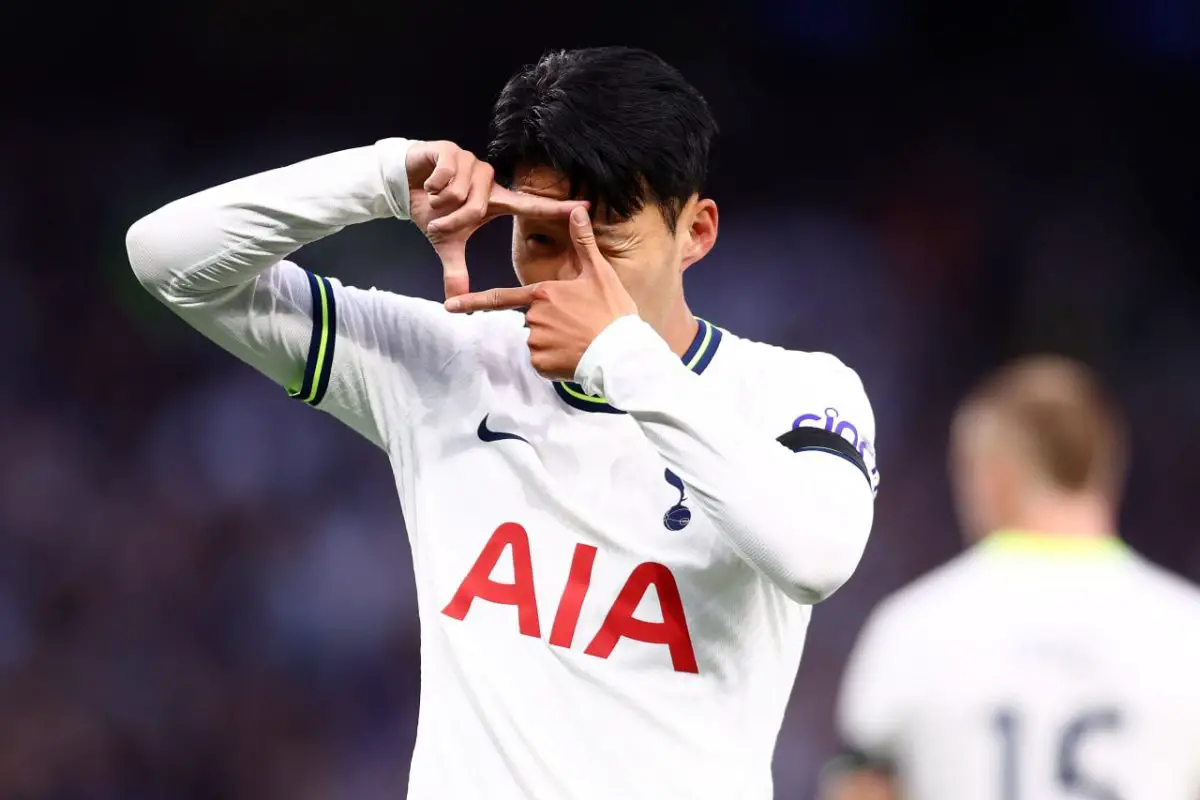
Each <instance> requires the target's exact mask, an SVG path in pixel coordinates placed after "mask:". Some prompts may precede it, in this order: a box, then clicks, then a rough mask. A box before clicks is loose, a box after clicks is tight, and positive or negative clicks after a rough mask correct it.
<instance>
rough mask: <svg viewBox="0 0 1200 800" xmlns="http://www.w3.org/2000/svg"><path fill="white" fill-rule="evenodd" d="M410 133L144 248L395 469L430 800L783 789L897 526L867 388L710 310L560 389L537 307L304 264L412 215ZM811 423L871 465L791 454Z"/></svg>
mask: <svg viewBox="0 0 1200 800" xmlns="http://www.w3.org/2000/svg"><path fill="white" fill-rule="evenodd" d="M407 145H408V143H407V142H406V141H405V140H399V139H392V140H385V141H383V142H380V143H378V144H377V145H375V146H373V147H365V148H357V149H354V150H349V151H344V152H341V153H335V154H332V155H327V156H322V157H319V158H315V159H311V160H309V161H306V162H302V163H300V164H296V165H293V166H290V167H285V168H282V169H279V170H273V171H271V172H267V173H262V174H260V175H255V176H251V177H249V178H244V179H242V180H239V181H234V182H232V183H229V184H225V185H223V186H220V187H216V188H215V189H210V190H208V191H206V192H201V193H199V194H197V195H193V196H192V197H189V198H184V199H183V200H179V201H176V202H175V203H172V204H170V205H168V206H166V207H164V208H163V209H160V210H159V211H157V212H155V213H153V214H151V215H149V216H148V217H146V218H145V219H143V220H141V221H139V222H138V223H137V224H135V225H134V226H133V228H132V229H131V230H130V233H129V236H128V247H129V253H130V259H131V262H132V264H133V267H134V270H135V272H136V273H137V274H138V276H139V278H140V279H141V280H142V282H143V283H144V284H145V285H146V286H147V287H148V288H149V289H150V290H151V291H152V292H153V293H154V294H155V295H156V296H158V297H159V298H160V299H162V300H163V301H164V302H165V303H167V304H168V305H169V306H170V307H171V308H172V309H173V310H174V311H175V312H176V313H178V314H179V315H180V316H181V317H183V318H184V319H185V320H186V321H187V322H188V323H189V324H191V325H192V326H194V327H195V328H196V329H198V330H199V331H200V332H201V333H203V334H204V335H206V336H208V337H209V338H210V339H212V340H213V341H215V342H217V343H218V344H220V345H221V346H223V347H225V348H226V349H228V350H229V351H230V352H232V353H234V354H235V355H237V356H238V357H239V358H241V359H242V360H244V361H246V362H247V363H249V364H250V365H252V366H253V367H255V368H256V369H258V370H259V371H261V372H263V373H264V374H266V375H267V376H269V377H271V378H272V379H273V380H275V381H276V382H277V383H279V384H280V385H282V386H284V387H285V388H286V389H287V391H288V393H289V394H291V395H292V396H293V397H295V398H297V399H299V400H301V401H303V402H306V403H309V404H312V405H314V406H316V407H317V408H320V409H322V410H323V411H326V412H328V413H330V414H331V415H333V416H334V417H337V418H338V419H339V420H341V421H342V422H344V423H345V424H347V425H349V426H350V427H351V428H353V429H354V430H356V431H358V432H359V433H360V434H362V435H363V436H365V437H367V438H368V439H369V440H371V441H372V442H374V443H375V444H376V445H378V446H379V447H380V448H382V449H383V450H384V451H385V452H386V453H387V456H388V458H389V460H390V462H391V466H392V469H393V471H394V474H395V480H396V486H397V489H398V492H399V494H400V498H401V502H402V507H403V511H404V521H405V525H406V528H407V531H408V536H409V539H410V543H411V546H412V551H413V563H414V567H415V572H416V575H415V578H416V587H417V596H418V603H419V610H420V617H421V667H422V669H421V676H422V683H421V698H420V702H421V706H420V716H419V723H418V733H417V744H416V749H415V752H414V754H413V759H412V767H411V772H410V778H409V789H408V796H409V797H410V798H412V799H413V800H442V798H450V797H453V798H483V797H487V798H496V799H498V800H500V799H503V798H514V799H515V798H523V799H524V800H528V799H530V798H547V799H550V798H553V799H554V800H563V799H564V798H597V800H613V798H623V799H624V800H634V799H635V798H654V800H661V799H662V798H689V799H690V800H703V799H704V798H714V799H715V798H722V800H724V798H730V797H738V798H750V799H753V798H762V799H764V800H765V798H769V797H771V793H772V788H771V774H770V763H771V757H772V752H773V749H774V743H775V738H776V736H777V734H778V730H779V725H780V721H781V719H782V717H783V713H784V709H785V706H786V704H787V700H788V696H789V693H790V691H791V687H792V682H793V680H794V678H795V675H796V670H797V666H798V663H799V660H800V654H801V649H802V647H803V643H804V637H805V630H806V627H807V623H808V619H809V615H810V606H811V604H812V603H815V602H817V601H818V600H820V599H822V598H823V597H825V596H827V595H828V594H829V593H830V592H832V591H833V590H834V589H836V588H837V586H839V585H840V584H841V583H842V582H843V581H845V580H846V578H847V577H849V575H850V573H851V572H853V570H854V567H855V566H856V564H857V562H858V559H859V557H860V556H861V553H862V549H863V547H864V546H865V542H866V538H867V533H868V531H869V529H870V525H871V518H872V514H873V497H874V490H875V486H876V484H877V481H878V473H877V470H876V468H875V466H874V463H875V461H874V437H875V433H874V419H873V414H872V411H871V407H870V405H869V403H868V401H867V398H866V395H865V393H864V391H863V387H862V384H861V382H860V381H859V379H858V377H857V376H856V375H855V373H854V372H853V371H852V370H850V369H849V368H847V367H846V366H844V365H843V364H842V363H841V362H839V361H838V360H837V359H836V358H834V357H832V356H828V355H824V354H809V353H798V352H791V351H787V350H784V349H781V348H777V347H772V346H768V345H764V344H760V343H756V342H751V341H748V340H745V339H742V338H739V337H738V336H735V335H733V334H731V333H729V332H727V331H724V330H722V329H721V328H719V327H717V326H716V325H713V324H710V323H709V322H707V321H705V320H700V321H699V322H698V329H697V333H696V338H695V340H694V341H693V343H692V345H691V347H690V348H688V350H687V352H686V353H684V354H683V357H682V359H681V358H680V357H679V356H678V355H676V354H675V353H673V352H671V350H670V349H669V348H668V346H667V345H666V343H665V342H664V341H663V340H662V339H661V338H660V337H659V336H658V334H657V333H656V332H655V331H654V330H653V329H652V328H650V327H649V326H648V325H647V324H646V323H644V322H643V321H641V320H640V319H638V318H637V317H632V316H631V317H625V318H621V319H618V320H616V321H615V322H613V323H612V324H611V325H610V326H609V327H608V328H607V329H605V331H604V332H603V333H601V334H600V336H599V337H598V338H597V339H596V341H595V342H594V343H593V344H592V346H591V347H590V348H589V349H588V351H587V352H586V353H585V355H584V358H583V361H582V362H581V364H580V366H579V369H578V370H577V372H576V376H575V378H576V380H575V381H572V382H557V383H556V382H551V381H548V380H546V379H544V378H543V377H541V376H540V375H538V374H537V373H536V372H535V371H534V370H533V368H532V366H531V365H530V361H529V351H528V347H527V344H526V340H527V333H528V332H527V330H526V329H525V328H524V324H523V322H524V320H523V318H522V316H521V315H520V314H519V313H518V312H495V313H483V314H473V315H469V316H463V315H458V316H455V315H451V314H449V313H447V312H446V311H445V310H444V308H443V307H442V305H441V304H440V303H435V302H431V301H427V300H422V299H415V298H411V297H404V296H399V295H396V294H392V293H388V292H383V291H378V290H374V289H371V290H362V289H357V288H353V287H349V286H344V285H342V284H341V283H340V282H339V281H338V280H336V279H335V278H329V277H325V276H318V275H314V274H311V273H309V272H307V271H305V270H304V269H303V268H301V267H300V266H298V265H297V264H295V263H294V262H292V261H290V260H288V259H289V256H290V255H291V253H292V252H294V251H295V250H297V249H298V248H300V247H301V246H303V245H304V244H307V243H309V242H311V241H314V240H316V239H319V238H321V237H322V236H326V235H329V234H331V233H334V232H336V231H338V230H340V229H341V228H342V227H344V226H345V225H349V224H353V223H358V222H365V221H368V220H373V219H386V218H401V219H403V218H406V217H407V215H408V208H407V199H408V190H407V178H406V175H405V172H404V158H405V152H406V147H407ZM799 427H813V428H820V429H823V430H827V431H830V432H832V433H836V434H838V435H840V436H841V437H842V439H843V440H845V441H846V442H847V443H849V444H850V445H851V448H850V449H849V454H847V452H845V450H846V448H844V447H840V448H828V447H811V448H810V447H801V448H799V449H800V452H792V451H791V450H790V449H789V448H787V447H785V446H783V445H781V444H780V443H778V442H777V441H776V440H777V438H778V437H779V436H780V435H781V434H785V433H786V432H788V431H789V430H792V429H794V428H799ZM855 454H857V455H858V456H859V458H858V459H856V458H852V457H847V455H849V456H855ZM856 461H857V462H858V463H856ZM863 465H865V467H866V468H865V469H863ZM864 473H865V477H864Z"/></svg>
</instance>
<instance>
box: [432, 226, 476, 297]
mask: <svg viewBox="0 0 1200 800" xmlns="http://www.w3.org/2000/svg"><path fill="white" fill-rule="evenodd" d="M433 251H434V252H435V253H437V254H438V258H440V259H441V261H442V286H443V288H444V289H445V291H446V299H447V300H449V299H450V298H451V297H457V296H458V295H460V294H466V293H467V292H469V291H470V290H471V279H470V276H469V275H468V274H467V240H466V239H460V238H457V237H456V238H454V239H450V240H447V241H443V242H435V243H434V245H433Z"/></svg>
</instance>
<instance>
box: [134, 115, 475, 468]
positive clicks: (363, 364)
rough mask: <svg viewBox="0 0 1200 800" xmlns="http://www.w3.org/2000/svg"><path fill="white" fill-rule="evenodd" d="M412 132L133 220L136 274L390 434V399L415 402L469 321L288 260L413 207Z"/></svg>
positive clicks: (263, 367)
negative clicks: (408, 161)
mask: <svg viewBox="0 0 1200 800" xmlns="http://www.w3.org/2000/svg"><path fill="white" fill-rule="evenodd" d="M408 144H409V143H408V142H407V141H406V140H403V139H385V140H383V141H381V142H379V143H377V144H376V145H374V146H370V147H360V148H355V149H352V150H345V151H342V152H338V153H333V154H330V155H325V156H319V157H317V158H313V159H309V160H307V161H302V162H300V163H298V164H293V165H291V166H288V167H283V168H280V169H275V170H271V171H269V172H264V173H260V174H258V175H252V176H250V177H247V178H242V179H240V180H235V181H232V182H230V183H226V184H223V185H221V186H217V187H214V188H212V189H208V190H205V191H202V192H199V193H197V194H194V195H191V196H189V197H185V198H183V199H181V200H176V201H175V202H173V203H170V204H168V205H166V206H164V207H162V208H161V209H159V210H157V211H155V212H153V213H151V214H149V215H148V216H146V217H144V218H142V219H140V220H138V221H137V222H136V223H134V225H133V226H132V227H131V228H130V229H129V233H128V235H127V237H126V244H127V248H128V251H129V259H130V263H131V265H132V266H133V270H134V273H135V274H136V275H137V277H138V279H139V280H140V281H141V283H142V284H143V285H144V286H145V287H146V288H147V289H148V290H149V291H150V292H151V293H152V294H153V295H155V296H156V297H157V298H158V299H159V300H161V301H162V302H163V303H165V304H166V305H167V306H168V307H169V308H171V310H172V311H174V312H175V313H176V314H178V315H179V316H180V317H182V318H183V319H184V320H185V321H186V322H187V323H188V324H189V325H191V326H192V327H194V328H196V329H197V330H198V331H199V332H200V333H202V334H204V335H205V336H206V337H208V338H209V339H211V340H212V341H214V342H216V343H217V344H219V345H221V346H222V347H223V348H225V349H226V350H228V351H229V352H231V353H233V354H234V355H236V356H237V357H239V358H240V359H242V360H243V361H245V362H246V363H247V364H249V365H250V366H252V367H254V368H255V369H257V370H258V371H260V372H262V373H263V374H264V375H266V376H268V377H269V378H271V379H272V380H274V381H275V382H276V383H279V384H280V385H282V386H284V387H286V388H287V390H288V393H289V394H291V395H292V396H294V397H297V398H299V399H300V400H303V401H304V402H307V403H310V404H312V405H314V406H319V407H321V408H322V409H324V410H326V411H329V412H330V413H332V414H333V415H334V416H336V417H338V418H339V419H341V420H342V421H344V422H345V423H346V424H348V425H350V426H351V427H352V428H354V429H355V430H357V431H358V432H359V433H361V434H363V435H364V436H366V437H367V438H368V439H371V440H372V441H374V442H375V443H376V444H379V445H383V444H384V443H385V442H386V441H387V439H388V437H389V436H390V435H391V432H390V431H388V430H386V428H387V422H388V421H387V418H386V415H384V414H383V413H381V409H380V406H381V400H383V399H385V398H386V399H387V400H388V401H391V400H392V398H395V397H396V396H397V393H398V394H399V399H400V402H404V400H405V399H406V398H407V397H411V396H412V392H411V391H408V390H411V389H412V388H413V386H414V385H416V384H420V383H421V381H422V379H423V378H425V377H427V376H428V374H431V373H432V372H435V371H437V370H439V369H441V368H443V367H444V366H445V365H446V364H447V363H448V362H449V361H450V360H452V359H453V356H454V354H455V353H456V352H457V351H458V348H459V346H460V344H461V342H460V341H459V339H460V337H461V336H462V335H463V329H464V326H463V324H462V322H460V321H458V320H457V319H456V318H455V317H453V316H452V315H450V314H448V313H446V312H445V310H444V309H443V308H442V306H441V304H440V303H434V302H430V301H426V300H420V299H416V298H410V297H401V296H398V295H394V294H390V293H387V292H381V291H377V290H374V289H372V290H369V291H364V290H360V289H354V288H350V287H344V286H342V285H341V284H340V283H339V282H337V281H335V280H330V279H327V278H324V277H320V276H316V275H313V274H311V273H309V272H306V271H305V270H303V269H301V268H300V267H298V266H296V265H295V264H294V263H292V262H290V261H286V260H284V259H285V258H286V257H287V256H289V255H290V254H291V253H293V252H294V251H296V250H298V249H299V248H301V247H303V246H304V245H306V244H309V243H310V242H314V241H317V240H318V239H321V238H323V237H325V236H328V235H330V234H332V233H336V232H337V231H340V230H341V229H342V228H344V227H345V226H347V225H352V224H355V223H360V222H366V221H368V220H374V219H383V218H392V217H394V218H399V219H407V218H408V178H407V173H406V171H405V163H404V162H405V155H406V154H407V150H408ZM380 366H387V367H390V369H384V370H380V369H378V368H379V367H380ZM381 375H387V376H390V377H391V378H392V379H393V380H391V381H390V382H391V385H388V386H383V385H381V380H382V379H381V378H380V376H381Z"/></svg>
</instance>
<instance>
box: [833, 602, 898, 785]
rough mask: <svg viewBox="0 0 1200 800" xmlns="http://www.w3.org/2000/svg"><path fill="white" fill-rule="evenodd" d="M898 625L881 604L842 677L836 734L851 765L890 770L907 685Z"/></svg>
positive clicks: (895, 751) (894, 755)
mask: <svg viewBox="0 0 1200 800" xmlns="http://www.w3.org/2000/svg"><path fill="white" fill-rule="evenodd" d="M906 653H907V649H906V647H905V644H904V632H903V625H902V624H901V622H900V620H899V619H898V618H897V616H896V615H895V614H894V613H892V611H891V608H890V607H889V606H888V605H887V604H886V602H885V605H884V606H881V607H880V608H879V609H877V610H876V611H875V612H874V613H872V615H871V616H870V618H869V619H868V620H867V624H866V625H865V626H864V627H863V630H862V633H860V634H859V638H858V641H857V642H856V643H855V645H854V650H853V651H852V652H851V654H850V660H849V661H848V662H847V665H846V669H845V672H844V673H843V675H842V686H841V691H840V693H839V695H838V703H837V732H838V737H839V738H840V739H841V742H842V746H843V748H844V750H845V751H846V752H845V753H844V755H845V756H848V757H849V758H851V759H853V760H854V761H855V762H856V764H855V765H856V766H859V767H874V768H882V769H890V768H894V766H895V763H896V759H897V758H898V755H899V753H898V752H897V745H898V743H899V742H900V741H901V738H902V732H903V727H904V724H905V715H906V714H907V702H908V698H907V696H906V693H905V689H906V687H911V684H912V681H911V678H913V677H915V676H911V675H909V674H908V668H907V664H908V663H909V661H908V659H907V658H906Z"/></svg>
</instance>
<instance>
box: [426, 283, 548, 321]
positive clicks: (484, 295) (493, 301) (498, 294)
mask: <svg viewBox="0 0 1200 800" xmlns="http://www.w3.org/2000/svg"><path fill="white" fill-rule="evenodd" d="M536 291H537V284H536V283H531V284H529V285H528V286H517V287H514V288H512V289H488V290H487V291H486V292H471V293H470V294H460V295H459V296H458V297H451V298H449V299H448V300H446V310H447V311H452V312H454V313H456V314H469V313H470V312H472V311H503V310H505V309H511V308H524V307H525V306H527V305H529V304H531V303H532V302H533V300H534V292H536Z"/></svg>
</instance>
